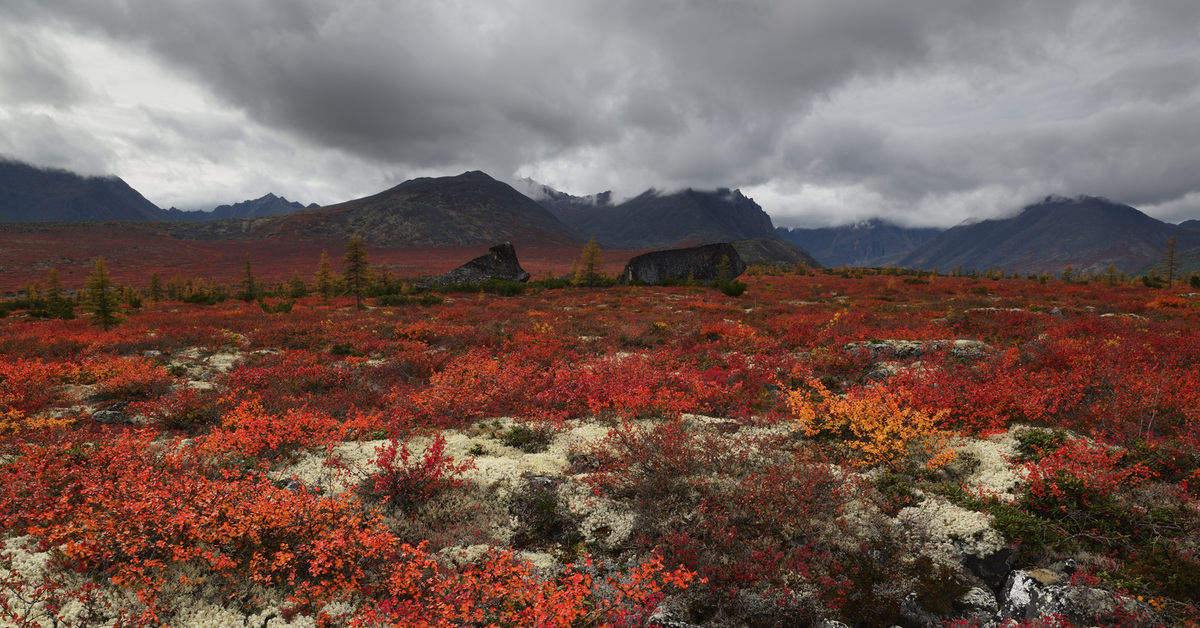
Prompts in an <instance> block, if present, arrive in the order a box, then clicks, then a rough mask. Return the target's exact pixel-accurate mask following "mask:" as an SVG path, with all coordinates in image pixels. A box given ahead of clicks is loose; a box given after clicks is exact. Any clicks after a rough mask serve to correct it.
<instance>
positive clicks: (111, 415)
mask: <svg viewBox="0 0 1200 628" xmlns="http://www.w3.org/2000/svg"><path fill="white" fill-rule="evenodd" d="M92 418H93V419H95V420H96V422H97V423H99V424H100V425H127V424H129V423H131V422H132V421H130V419H129V417H128V416H127V415H126V414H125V413H124V412H120V411H118V410H97V411H95V412H93V413H92Z"/></svg>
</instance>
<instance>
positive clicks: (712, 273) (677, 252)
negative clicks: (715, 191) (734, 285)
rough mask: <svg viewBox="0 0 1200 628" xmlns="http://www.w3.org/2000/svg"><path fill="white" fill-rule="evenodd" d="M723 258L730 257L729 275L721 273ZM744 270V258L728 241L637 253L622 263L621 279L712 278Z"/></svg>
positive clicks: (713, 279)
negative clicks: (625, 262)
mask: <svg viewBox="0 0 1200 628" xmlns="http://www.w3.org/2000/svg"><path fill="white" fill-rule="evenodd" d="M726 258H728V259H729V270H728V276H727V277H720V276H719V275H720V273H721V270H722V269H721V268H720V266H721V262H722V261H723V260H724V259H726ZM744 272H746V262H744V261H742V257H741V255H738V252H737V249H735V248H733V245H731V244H729V243H728V242H720V243H717V244H706V245H704V246H696V247H692V248H687V249H669V250H666V251H652V252H650V253H643V254H642V255H638V256H637V257H634V258H633V259H631V260H629V263H628V264H626V265H625V270H624V271H623V272H622V273H621V282H622V283H629V282H632V281H640V282H642V283H645V284H658V283H662V282H663V280H665V279H677V280H680V281H684V280H688V279H694V280H696V281H715V280H717V279H733V278H735V277H737V276H738V275H741V274H742V273H744Z"/></svg>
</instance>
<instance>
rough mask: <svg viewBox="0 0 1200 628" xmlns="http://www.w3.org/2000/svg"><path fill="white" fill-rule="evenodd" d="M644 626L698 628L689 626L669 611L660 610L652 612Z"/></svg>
mask: <svg viewBox="0 0 1200 628" xmlns="http://www.w3.org/2000/svg"><path fill="white" fill-rule="evenodd" d="M646 625H647V626H652V627H657V628H699V627H698V626H696V625H695V624H689V623H688V622H686V621H683V620H682V619H680V618H678V617H676V616H675V614H674V613H672V612H671V611H668V610H665V609H662V608H659V609H658V610H656V611H654V614H653V615H651V616H650V617H648V618H647V619H646Z"/></svg>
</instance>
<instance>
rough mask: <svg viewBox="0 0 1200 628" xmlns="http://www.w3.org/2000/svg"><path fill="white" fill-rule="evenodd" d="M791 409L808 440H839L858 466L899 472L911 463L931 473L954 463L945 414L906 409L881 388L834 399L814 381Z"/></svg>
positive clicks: (796, 394) (793, 396) (795, 394)
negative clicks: (944, 427) (825, 437)
mask: <svg viewBox="0 0 1200 628" xmlns="http://www.w3.org/2000/svg"><path fill="white" fill-rule="evenodd" d="M787 403H788V407H789V408H790V409H791V411H792V413H793V414H794V415H795V416H796V418H797V420H798V421H799V423H800V426H801V427H802V428H803V429H804V433H805V435H807V436H817V435H822V434H824V435H832V436H841V437H842V438H844V440H845V444H846V446H847V447H849V448H850V449H851V450H852V451H854V452H855V454H856V458H855V463H856V464H858V465H860V466H875V465H878V464H884V465H887V466H889V467H892V468H895V469H898V468H901V467H904V466H905V465H906V463H907V462H908V461H909V460H910V459H911V460H913V461H914V462H916V461H924V466H925V467H926V468H928V469H937V468H941V467H944V466H946V465H947V464H949V463H950V462H951V461H952V460H954V450H952V449H950V448H949V447H948V445H949V439H950V436H951V434H950V433H949V432H946V431H945V430H942V429H941V428H940V427H938V426H939V424H940V423H941V421H942V419H943V418H944V417H945V416H946V412H945V411H942V412H938V413H937V414H932V415H931V414H929V413H927V412H922V411H920V410H916V409H913V408H907V407H904V405H903V399H902V398H901V397H900V396H899V395H896V394H893V393H890V392H888V391H887V390H886V389H884V388H882V387H872V388H862V389H859V390H857V391H855V393H854V394H852V395H846V396H844V397H836V396H834V395H832V394H830V392H829V391H828V390H827V389H826V388H825V387H824V386H823V385H822V384H821V383H820V382H819V381H816V380H809V382H808V386H807V388H802V389H797V390H793V391H792V392H791V393H789V395H788V400H787Z"/></svg>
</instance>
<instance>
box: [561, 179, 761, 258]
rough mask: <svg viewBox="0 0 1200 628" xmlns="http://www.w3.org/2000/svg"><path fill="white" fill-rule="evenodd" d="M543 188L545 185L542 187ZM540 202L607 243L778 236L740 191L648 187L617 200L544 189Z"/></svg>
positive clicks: (636, 245)
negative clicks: (666, 190) (638, 193)
mask: <svg viewBox="0 0 1200 628" xmlns="http://www.w3.org/2000/svg"><path fill="white" fill-rule="evenodd" d="M543 187H545V186H543ZM541 203H542V205H543V206H544V207H546V208H547V209H548V210H550V211H552V212H554V214H555V215H556V216H558V218H559V219H561V220H562V221H563V222H565V223H566V224H568V225H570V226H571V227H572V228H573V229H575V230H576V231H578V232H579V233H580V234H582V235H583V237H585V238H595V239H596V242H597V243H599V244H600V245H601V246H603V247H606V248H624V249H655V248H666V247H670V246H674V245H677V244H680V243H683V242H695V241H701V242H703V241H719V242H728V241H733V240H748V239H752V238H770V239H777V238H778V236H777V235H776V234H775V229H774V226H773V225H772V224H771V217H770V216H768V215H767V213H766V212H765V211H763V209H762V207H759V205H758V203H755V202H754V200H753V199H751V198H748V197H746V196H745V195H743V194H742V193H741V191H740V190H729V189H725V188H721V189H717V190H715V191H701V190H692V189H687V190H683V191H681V192H675V193H671V194H664V193H661V192H658V191H656V190H648V191H646V192H643V193H642V194H640V195H638V196H636V197H634V198H631V199H629V200H627V201H624V202H622V203H619V204H616V205H614V204H612V196H611V194H610V193H608V192H603V193H601V194H597V195H594V196H586V197H579V196H571V195H568V194H563V193H562V192H556V191H554V190H552V189H550V188H545V190H544V191H543V198H542V200H541Z"/></svg>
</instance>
